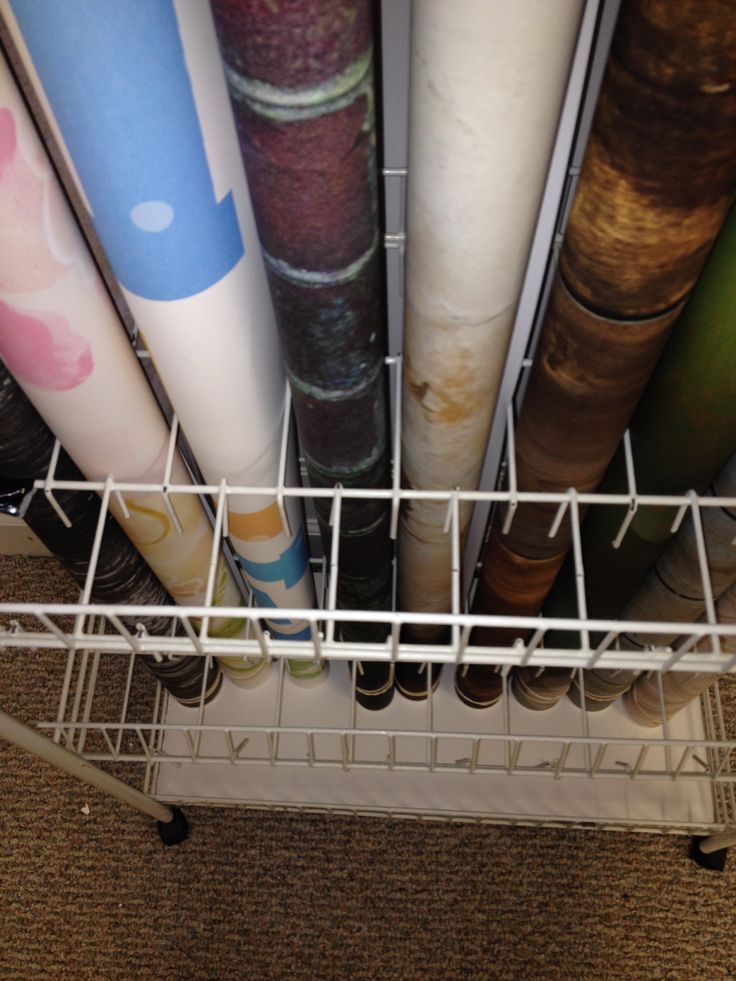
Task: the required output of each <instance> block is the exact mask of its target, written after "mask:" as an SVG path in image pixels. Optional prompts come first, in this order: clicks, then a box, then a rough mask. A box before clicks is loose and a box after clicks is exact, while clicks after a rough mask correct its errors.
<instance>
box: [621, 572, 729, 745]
mask: <svg viewBox="0 0 736 981" xmlns="http://www.w3.org/2000/svg"><path fill="white" fill-rule="evenodd" d="M716 617H717V619H718V623H728V624H733V623H736V583H735V584H733V585H731V586H729V588H728V589H727V590H726V591H725V592H724V593H722V595H721V596H720V598H719V600H718V602H717V603H716ZM720 642H721V650H722V651H724V652H728V653H731V654H733V653H736V639H734V638H733V637H721V638H720ZM698 650H701V651H710V650H712V648H711V641H710V640H708V639H706V638H704V639H703V640H702V641H700V643H699V644H698ZM659 678H660V676H659V675H657V674H655V673H653V672H652V673H651V674H649V675H642V676H641V677H640V678H639V679H638V680H637V681H636V683H635V684H634V685H633V687H631V688H630V689H629V690H628V691H627V692H626V694H625V695H624V707H625V708H626V711H627V713H628V714H629V716H630V717H631V718H632V719H633V720H634V722H638V723H639V725H642V726H652V727H653V726H658V725H661V724H662V706H661V704H660V699H659ZM717 678H718V675H717V674H707V673H705V672H694V671H670V672H665V673H663V674H662V675H661V681H662V696H663V699H664V716H665V718H666V719H671V718H672V717H673V716H674V715H676V714H677V713H678V712H680V711H681V710H682V709H684V708H685V706H686V705H689V704H690V702H692V701H693V699H695V698H697V697H698V696H699V695H702V694H703V692H705V691H707V690H708V688H710V686H711V685H712V684H713V683H714V682H715V681H716V680H717Z"/></svg>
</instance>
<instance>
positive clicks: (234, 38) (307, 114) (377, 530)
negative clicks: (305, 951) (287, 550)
mask: <svg viewBox="0 0 736 981" xmlns="http://www.w3.org/2000/svg"><path fill="white" fill-rule="evenodd" d="M212 6H213V11H214V14H215V20H216V23H217V27H218V33H219V36H220V42H221V46H222V52H223V58H224V61H225V66H226V73H227V79H228V83H229V88H230V93H231V97H232V100H233V107H234V111H235V119H236V123H237V128H238V135H239V138H240V147H241V151H242V155H243V160H244V163H245V168H246V173H247V177H248V183H249V186H250V190H251V194H252V196H253V207H254V210H255V215H256V221H257V224H258V231H259V235H260V240H261V244H262V247H263V253H264V257H265V263H266V271H267V274H268V280H269V283H270V287H271V294H272V296H273V301H274V306H275V309H276V317H277V320H278V326H279V332H280V336H281V340H282V344H283V349H284V355H285V359H286V370H287V374H288V378H289V382H290V384H291V388H292V392H293V401H294V411H295V415H296V421H297V427H298V431H299V437H300V444H301V449H302V452H303V454H304V457H305V461H306V465H307V470H308V474H309V479H310V482H311V484H312V485H313V486H317V487H326V486H329V487H332V486H334V485H335V484H337V483H340V484H342V486H343V487H361V488H380V487H386V486H387V485H388V476H389V452H388V442H387V411H386V392H385V377H384V375H385V369H384V355H385V338H384V335H385V324H384V311H383V301H382V292H383V290H382V265H381V263H382V252H381V243H380V237H379V222H378V203H377V187H376V146H375V117H374V91H373V49H372V19H371V13H372V12H371V4H370V2H368V0H322V2H320V3H319V4H315V3H313V2H312V0H292V2H291V3H289V4H286V5H284V4H264V3H261V2H258V0H237V2H233V0H215V2H214V3H213V5H212ZM316 508H317V515H318V519H319V523H320V528H321V531H322V536H323V540H324V543H325V547H326V550H327V554H329V549H330V544H331V529H330V525H329V518H330V509H331V502H330V501H329V500H327V499H320V500H318V501H317V502H316ZM340 528H341V533H340V541H339V550H340V565H339V568H340V572H339V576H338V582H337V605H338V607H339V608H342V609H369V610H387V609H389V608H390V604H391V579H392V569H391V547H390V540H389V514H388V507H387V504H386V502H382V501H370V500H345V501H343V502H342V508H341V525H340ZM386 632H387V628H386V626H385V625H382V624H373V625H369V624H358V623H350V622H348V623H345V624H343V625H342V627H341V637H342V639H343V640H346V641H354V642H360V641H375V640H382V639H383V638H384V637H385V635H386ZM357 675H358V676H357V683H356V694H357V697H358V700H359V701H361V703H362V704H364V705H366V706H367V707H370V708H380V707H382V706H383V705H385V704H387V702H388V701H389V700H390V698H391V695H392V693H393V669H392V666H391V665H389V664H386V663H380V662H366V663H365V664H359V665H358V669H357Z"/></svg>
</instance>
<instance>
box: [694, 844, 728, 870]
mask: <svg viewBox="0 0 736 981" xmlns="http://www.w3.org/2000/svg"><path fill="white" fill-rule="evenodd" d="M703 840H704V839H703V838H702V837H701V838H699V837H697V836H695V837H693V838H691V839H690V858H691V859H692V860H693V862H697V864H698V865H699V866H700V867H701V869H711V870H712V871H713V872H723V870H724V868H725V867H726V858H727V856H728V849H727V848H719V849H718V851H717V852H704V851H702V850H701V848H700V842H701V841H703Z"/></svg>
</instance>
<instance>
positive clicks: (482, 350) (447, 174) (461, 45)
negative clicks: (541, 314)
mask: <svg viewBox="0 0 736 981" xmlns="http://www.w3.org/2000/svg"><path fill="white" fill-rule="evenodd" d="M581 8H582V4H581V3H580V2H579V0H564V2H562V3H556V4H554V5H552V6H550V5H549V4H547V3H545V2H544V0H541V2H540V0H521V2H517V3H513V4H509V3H506V2H504V0H490V2H489V0H468V2H465V3H463V4H462V11H461V16H459V13H460V11H459V10H458V8H457V7H456V6H455V5H453V4H448V3H444V2H443V0H419V2H415V3H414V4H413V6H412V53H411V93H410V112H409V121H410V131H409V177H408V185H407V189H408V199H407V244H406V302H405V313H406V327H405V348H404V385H403V396H402V409H403V423H404V428H403V434H402V469H403V480H404V484H405V486H408V487H411V488H418V489H421V490H435V489H447V488H453V487H459V488H460V489H462V490H475V489H476V488H477V486H478V480H479V478H480V471H481V467H482V465H483V460H484V456H485V450H486V444H487V442H488V434H489V430H490V425H491V419H492V416H493V410H494V406H495V403H496V396H497V393H498V388H499V385H500V381H501V373H502V371H503V366H504V362H505V359H506V351H507V347H508V342H509V338H510V333H511V328H512V325H513V322H514V316H515V313H516V305H517V301H518V297H519V292H520V289H521V284H522V278H523V274H524V269H525V265H526V261H527V256H528V252H529V248H530V245H531V240H532V235H533V232H534V224H535V220H536V217H537V211H538V209H539V205H540V201H541V197H542V193H543V190H544V181H545V177H546V173H547V167H548V163H549V158H550V154H551V152H552V147H553V142H554V137H555V133H556V131H557V123H558V118H559V113H560V109H561V106H562V100H563V96H564V92H565V84H566V82H567V76H568V71H569V66H570V62H571V59H572V54H573V50H574V45H575V40H576V36H577V30H578V23H579V19H580V12H581ZM446 512H447V505H446V503H444V502H432V501H412V502H410V504H406V505H405V506H404V507H403V509H402V512H401V521H400V533H399V604H400V606H401V608H402V609H404V610H417V611H420V612H432V613H437V612H448V613H449V612H450V611H451V541H450V536H449V535H448V534H447V533H446V532H445V530H444V525H445V517H446ZM471 512H472V506H471V505H470V504H462V505H461V508H460V537H461V546H462V544H463V543H464V540H465V536H466V532H467V528H468V523H469V521H470V517H471ZM442 638H443V631H442V628H437V627H431V628H425V627H421V628H420V627H413V628H412V629H411V631H409V632H408V639H410V640H415V641H416V642H425V643H426V642H435V643H436V642H438V641H441V640H442ZM412 669H413V670H414V672H415V673H416V672H417V668H416V667H413V666H412V665H406V670H412ZM420 683H421V684H423V685H424V687H425V689H426V682H425V681H422V680H421V678H420Z"/></svg>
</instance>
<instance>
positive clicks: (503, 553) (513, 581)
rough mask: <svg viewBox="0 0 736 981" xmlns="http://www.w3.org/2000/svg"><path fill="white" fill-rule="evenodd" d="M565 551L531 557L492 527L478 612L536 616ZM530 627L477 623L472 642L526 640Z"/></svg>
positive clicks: (478, 594)
mask: <svg viewBox="0 0 736 981" xmlns="http://www.w3.org/2000/svg"><path fill="white" fill-rule="evenodd" d="M564 558H565V552H564V551H563V552H562V553H560V554H558V555H554V556H551V557H549V558H543V559H529V558H525V557H524V556H521V555H517V554H516V553H515V552H513V551H511V550H510V549H509V548H508V546H507V544H506V542H505V538H503V537H502V536H501V535H500V533H499V530H498V528H497V527H494V528H493V529H492V531H491V535H490V538H489V540H488V546H487V550H486V558H485V561H484V563H483V569H482V571H481V576H480V579H479V581H478V592H477V594H476V597H475V603H474V605H473V609H474V611H475V612H477V613H481V612H482V613H493V614H498V615H508V616H519V617H529V616H536V615H537V613H538V612H539V609H540V607H541V605H542V603H543V602H544V600H545V598H546V596H547V593H548V592H549V589H550V587H551V585H552V583H553V582H554V581H555V577H556V576H557V573H558V572H559V570H560V566H561V565H562V562H563V560H564ZM529 633H530V631H528V630H520V629H517V628H515V627H507V628H501V627H477V628H476V629H475V630H474V631H473V637H472V643H473V644H480V645H484V646H485V645H495V644H513V642H514V641H515V640H516V638H517V637H521V639H522V640H525V639H526V638H527V637H528V636H529Z"/></svg>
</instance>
